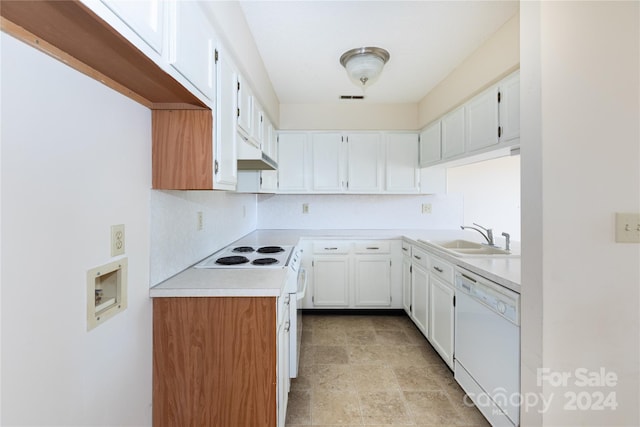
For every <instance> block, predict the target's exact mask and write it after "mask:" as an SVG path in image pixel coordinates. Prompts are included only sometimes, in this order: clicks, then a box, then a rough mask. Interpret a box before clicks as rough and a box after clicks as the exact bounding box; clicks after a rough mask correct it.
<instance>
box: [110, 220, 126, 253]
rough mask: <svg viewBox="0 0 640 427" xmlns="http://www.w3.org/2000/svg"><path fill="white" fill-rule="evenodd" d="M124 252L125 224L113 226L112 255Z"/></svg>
mask: <svg viewBox="0 0 640 427" xmlns="http://www.w3.org/2000/svg"><path fill="white" fill-rule="evenodd" d="M123 254H124V224H118V225H112V226H111V256H118V255H123Z"/></svg>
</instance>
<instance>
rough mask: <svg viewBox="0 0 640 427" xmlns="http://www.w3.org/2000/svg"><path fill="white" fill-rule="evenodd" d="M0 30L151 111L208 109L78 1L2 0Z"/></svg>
mask: <svg viewBox="0 0 640 427" xmlns="http://www.w3.org/2000/svg"><path fill="white" fill-rule="evenodd" d="M0 15H1V16H2V18H3V19H2V31H4V32H6V33H8V34H10V35H12V36H13V37H16V38H17V39H19V40H22V41H24V42H25V43H28V44H29V45H31V46H33V47H35V48H36V49H39V50H41V51H43V52H45V53H47V54H49V55H51V56H52V57H54V58H56V59H58V60H60V61H62V62H64V63H65V64H67V65H69V66H70V67H72V68H75V69H76V70H78V71H80V72H81V73H84V74H86V75H88V76H89V77H91V78H94V79H96V80H98V81H100V82H102V83H104V84H105V85H107V86H109V87H111V88H112V89H114V90H116V91H118V92H120V93H122V94H123V95H125V96H127V97H129V98H131V99H133V100H134V101H136V102H139V103H140V104H142V105H144V106H146V107H149V108H156V109H160V108H166V107H163V104H173V107H174V108H175V106H176V105H180V106H181V108H183V109H186V108H199V109H206V108H208V107H207V105H205V104H204V103H203V102H202V101H201V100H200V99H198V98H197V97H196V96H195V95H193V94H192V93H191V92H189V91H188V90H187V89H186V88H185V87H184V86H182V85H181V84H180V83H179V82H178V81H177V80H175V79H174V78H173V77H172V76H170V75H169V74H167V73H166V72H165V71H164V70H162V68H160V67H159V66H158V65H157V64H156V63H155V62H153V61H152V60H151V59H150V58H148V57H147V56H146V55H145V54H144V53H142V52H141V51H140V50H138V49H137V48H136V47H135V46H134V45H133V44H132V43H131V42H130V41H128V40H127V39H126V38H125V37H123V36H122V35H121V34H119V33H118V32H117V31H116V30H115V29H113V28H112V27H111V26H110V25H109V24H107V23H106V22H104V21H103V20H102V19H101V18H99V17H98V16H97V15H96V14H95V13H93V12H92V11H91V10H90V9H89V8H87V7H86V6H85V5H83V4H82V3H80V2H78V1H60V0H54V1H50V0H49V1H45V0H38V1H14V0H2V1H0Z"/></svg>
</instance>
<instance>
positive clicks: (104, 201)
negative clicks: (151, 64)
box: [0, 33, 151, 426]
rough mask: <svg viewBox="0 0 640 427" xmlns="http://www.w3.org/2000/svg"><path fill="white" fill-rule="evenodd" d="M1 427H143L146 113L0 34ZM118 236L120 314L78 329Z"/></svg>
mask: <svg viewBox="0 0 640 427" xmlns="http://www.w3.org/2000/svg"><path fill="white" fill-rule="evenodd" d="M0 43H1V49H2V77H1V78H2V80H1V97H2V98H1V99H2V133H1V137H2V167H1V171H2V181H1V182H2V190H1V195H2V198H1V199H2V227H1V229H2V376H1V383H2V384H1V385H2V402H1V407H2V419H1V421H0V423H1V424H2V425H7V426H9V425H32V426H45V425H46V426H52V425H64V426H87V425H93V426H107V425H109V426H116V425H117V426H144V425H150V423H151V302H150V300H149V298H148V292H149V275H148V271H149V267H148V262H149V261H148V260H149V187H150V182H151V161H150V159H151V114H150V111H149V110H148V109H146V108H144V107H142V106H140V105H138V104H136V103H134V102H133V101H131V100H130V99H128V98H125V97H123V96H122V95H120V94H118V93H116V92H114V91H112V90H110V89H108V88H107V87H105V86H103V85H101V84H100V83H97V82H96V81H94V80H91V79H89V78H88V77H86V76H84V75H82V74H80V73H78V72H76V71H74V70H72V69H71V68H69V67H66V66H64V65H63V64H62V63H60V62H57V61H55V60H53V59H51V58H49V57H48V56H45V55H44V54H42V53H40V52H38V51H36V50H34V49H32V48H30V47H27V46H26V45H23V44H22V43H20V42H18V41H16V40H14V39H12V38H11V37H9V36H7V35H5V34H4V33H3V34H2V36H1V38H0ZM112 224H125V226H126V256H127V257H128V260H129V276H128V279H129V292H128V298H129V306H128V308H127V309H126V310H125V311H124V312H122V313H121V314H118V315H117V316H115V317H114V318H112V319H109V320H107V321H106V322H105V323H104V324H102V325H101V326H98V327H97V328H96V329H94V330H92V331H90V332H87V330H86V328H87V326H86V274H87V270H89V269H91V268H93V267H96V266H99V265H102V264H104V263H107V262H109V261H111V260H112V258H111V257H110V226H111V225H112Z"/></svg>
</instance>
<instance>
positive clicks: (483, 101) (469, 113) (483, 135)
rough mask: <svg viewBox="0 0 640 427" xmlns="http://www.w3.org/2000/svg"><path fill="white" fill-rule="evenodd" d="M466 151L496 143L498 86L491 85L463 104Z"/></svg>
mask: <svg viewBox="0 0 640 427" xmlns="http://www.w3.org/2000/svg"><path fill="white" fill-rule="evenodd" d="M465 108H466V117H465V119H466V136H467V146H466V150H467V152H471V151H476V150H479V149H481V148H485V147H489V146H491V145H495V144H497V143H498V88H497V87H493V88H491V89H489V90H487V91H485V92H482V93H481V94H480V95H478V96H476V97H475V98H473V99H472V100H471V101H470V102H468V103H467V104H466V105H465Z"/></svg>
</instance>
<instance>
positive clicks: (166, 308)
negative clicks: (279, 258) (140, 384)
mask: <svg viewBox="0 0 640 427" xmlns="http://www.w3.org/2000/svg"><path fill="white" fill-rule="evenodd" d="M276 320H277V319H276V298H271V297H243V298H155V299H154V300H153V426H154V427H165V426H166V427H173V426H208V427H228V426H243V427H270V426H272V427H275V425H276V414H277V412H276V411H277V402H276V399H277V398H276Z"/></svg>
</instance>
